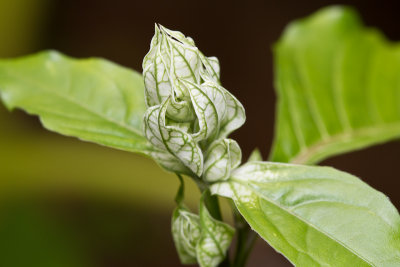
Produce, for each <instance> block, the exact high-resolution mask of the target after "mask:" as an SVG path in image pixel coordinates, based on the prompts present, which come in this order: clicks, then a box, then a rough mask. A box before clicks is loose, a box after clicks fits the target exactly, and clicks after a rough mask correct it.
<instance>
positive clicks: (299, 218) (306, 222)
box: [231, 178, 374, 266]
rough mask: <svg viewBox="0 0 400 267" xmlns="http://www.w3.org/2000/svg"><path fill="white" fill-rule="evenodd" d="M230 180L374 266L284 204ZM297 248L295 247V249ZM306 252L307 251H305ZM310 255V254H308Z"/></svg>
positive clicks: (241, 183)
mask: <svg viewBox="0 0 400 267" xmlns="http://www.w3.org/2000/svg"><path fill="white" fill-rule="evenodd" d="M231 181H234V182H236V183H238V184H240V185H241V186H244V187H246V188H247V189H248V190H251V191H252V192H254V193H255V194H256V195H257V197H258V198H259V199H260V198H262V199H264V200H265V201H268V202H269V203H271V204H272V205H275V206H276V207H278V208H279V209H281V210H283V211H284V212H286V213H288V214H289V215H291V216H293V217H295V218H296V219H297V220H299V221H302V222H303V223H305V224H307V225H308V226H309V227H312V228H313V229H315V230H316V231H317V232H319V233H321V234H322V235H325V236H326V237H328V238H329V239H331V240H332V241H333V242H336V243H338V244H340V245H341V246H342V247H343V248H345V249H346V250H348V251H349V252H350V253H352V254H354V255H355V256H357V257H358V258H359V259H361V260H362V261H364V262H366V263H367V264H369V265H371V266H374V265H373V264H372V263H371V262H370V261H368V260H367V259H365V258H364V257H363V256H361V255H359V254H358V253H357V252H356V251H353V250H352V249H351V248H349V247H348V246H346V245H345V244H343V243H342V242H341V241H339V240H336V239H335V238H334V237H332V236H331V235H330V234H328V233H325V232H324V231H323V230H321V229H319V228H318V227H317V226H315V225H314V224H312V223H310V222H308V221H307V220H305V219H303V218H301V217H299V216H298V215H297V214H295V213H293V212H292V211H290V210H289V209H286V208H285V207H284V206H282V205H280V204H279V203H277V202H276V201H274V200H272V199H270V198H268V197H266V196H264V195H261V194H260V193H259V192H258V191H257V190H255V189H254V188H252V187H251V186H249V184H247V183H244V182H242V181H240V180H237V179H234V178H231ZM232 191H233V192H235V193H236V197H235V198H236V199H239V198H238V194H237V192H236V190H232ZM296 250H297V249H296ZM307 254H308V253H307ZM308 255H310V254H308ZM310 256H311V255H310Z"/></svg>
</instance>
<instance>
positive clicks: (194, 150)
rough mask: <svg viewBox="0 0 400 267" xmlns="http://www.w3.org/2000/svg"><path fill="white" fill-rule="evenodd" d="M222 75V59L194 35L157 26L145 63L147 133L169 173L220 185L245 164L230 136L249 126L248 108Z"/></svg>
mask: <svg viewBox="0 0 400 267" xmlns="http://www.w3.org/2000/svg"><path fill="white" fill-rule="evenodd" d="M219 72H220V68H219V63H218V59H217V58H215V57H205V56H204V55H203V54H202V53H201V52H200V51H199V50H198V48H197V47H196V46H195V44H194V41H193V40H192V39H191V38H190V37H185V36H184V35H183V34H182V33H180V32H177V31H171V30H168V29H166V28H164V27H162V26H157V25H156V27H155V34H154V37H153V39H152V41H151V46H150V51H149V52H148V54H147V55H146V56H145V58H144V60H143V77H144V83H145V96H146V105H147V107H148V109H147V112H146V114H145V116H144V133H145V136H146V138H147V139H148V140H149V141H150V143H151V144H152V145H153V147H154V152H152V153H151V156H152V157H154V158H155V159H156V160H157V162H158V163H159V164H160V165H161V166H163V167H164V168H166V169H167V170H170V171H173V172H176V173H185V174H188V175H191V176H194V175H195V176H197V177H200V178H203V179H204V180H205V181H207V182H215V181H218V180H221V179H227V178H228V177H229V175H230V172H231V170H232V169H233V168H235V167H237V166H238V165H239V164H240V161H241V151H240V148H239V146H238V144H237V143H236V142H235V141H233V140H231V139H226V137H227V135H228V134H230V133H231V132H232V131H234V130H236V129H237V128H239V127H240V126H241V125H242V124H243V123H244V121H245V113H244V108H243V106H242V105H241V104H240V102H239V101H238V100H237V99H236V98H235V97H234V96H233V95H231V94H230V93H229V92H228V91H227V90H226V89H225V88H223V87H222V86H221V85H220V81H219Z"/></svg>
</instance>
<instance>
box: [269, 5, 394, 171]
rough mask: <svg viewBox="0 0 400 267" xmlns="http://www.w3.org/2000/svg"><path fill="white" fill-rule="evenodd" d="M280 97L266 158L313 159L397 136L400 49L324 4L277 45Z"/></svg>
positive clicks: (348, 12) (347, 12)
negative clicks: (273, 136)
mask: <svg viewBox="0 0 400 267" xmlns="http://www.w3.org/2000/svg"><path fill="white" fill-rule="evenodd" d="M274 54H275V73H276V76H275V82H276V89H277V93H278V97H279V101H278V108H277V129H276V133H275V140H274V145H273V151H272V154H271V157H270V159H271V160H272V161H277V162H292V163H307V164H313V163H317V162H319V161H321V160H323V159H325V158H327V157H330V156H333V155H336V154H340V153H345V152H348V151H352V150H356V149H361V148H364V147H367V146H370V145H374V144H378V143H382V142H386V141H389V140H391V139H394V138H398V137H399V135H400V75H399V73H400V46H399V45H398V44H393V43H391V42H389V41H387V40H386V39H385V38H384V37H383V36H382V35H381V34H380V33H379V32H378V31H376V30H375V29H371V28H366V27H364V26H363V25H362V23H361V21H360V19H359V17H358V15H357V14H356V13H355V12H354V11H353V10H352V9H350V8H345V7H337V6H334V7H328V8H325V9H322V10H320V11H318V12H316V13H315V14H314V15H312V16H310V17H309V18H306V19H302V20H299V21H296V22H294V23H292V24H290V25H289V26H288V28H287V29H286V30H285V32H284V34H283V36H282V37H281V39H280V41H279V42H278V43H277V44H276V47H275V51H274Z"/></svg>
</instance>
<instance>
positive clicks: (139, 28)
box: [29, 0, 400, 266]
mask: <svg viewBox="0 0 400 267" xmlns="http://www.w3.org/2000/svg"><path fill="white" fill-rule="evenodd" d="M397 2H398V1H382V0H381V1H365V0H364V1H362V0H360V1H342V2H334V1H283V0H280V1H244V0H242V1H188V0H185V1H183V0H182V1H149V0H147V1H146V0H144V1H123V0H113V1H110V0H97V1H82V0H68V1H53V2H51V5H50V8H49V12H48V16H47V17H46V19H45V24H44V30H43V31H42V34H43V36H42V38H41V41H40V43H39V44H38V45H37V47H36V48H35V50H42V49H56V50H59V51H62V52H64V53H66V54H68V55H70V56H74V57H88V56H98V57H104V58H107V59H110V60H112V61H115V62H117V63H120V64H122V65H125V66H128V67H131V68H133V69H136V70H138V71H141V62H142V58H143V56H144V55H145V54H146V53H147V51H148V49H149V43H150V40H151V37H152V36H153V31H154V23H155V22H157V23H160V24H162V25H164V26H166V27H168V28H170V29H175V30H179V31H182V32H183V33H185V34H186V35H189V36H191V37H192V38H193V39H194V40H195V41H196V44H197V46H198V47H199V48H200V49H201V51H203V53H204V54H206V55H208V56H217V57H218V58H219V60H220V64H221V69H222V73H221V74H222V83H223V85H224V87H225V88H227V89H228V90H230V91H231V92H232V93H233V94H234V95H235V96H237V97H238V99H239V100H240V101H241V102H242V103H243V105H244V107H245V109H246V113H247V121H246V124H245V125H244V126H243V127H242V128H241V129H240V130H238V131H237V132H236V133H235V134H234V135H233V137H234V138H235V139H236V140H237V141H238V142H239V143H240V144H241V147H242V150H243V151H244V154H245V157H246V156H247V155H249V153H250V151H251V150H252V149H254V148H255V147H258V148H260V150H261V151H262V153H263V156H264V158H266V157H267V156H268V152H269V150H270V147H271V143H272V138H273V125H274V116H275V114H274V110H275V94H274V89H273V70H272V66H273V57H272V52H271V46H272V45H273V44H274V42H275V41H276V40H277V39H278V38H279V36H280V34H281V33H282V31H283V29H284V27H285V25H286V24H287V23H288V22H290V21H292V20H294V19H297V18H300V17H303V16H307V15H309V14H311V13H312V12H314V11H316V10H317V9H318V8H320V7H323V6H326V5H330V4H339V3H340V4H347V5H351V6H353V7H355V8H356V9H358V11H359V12H360V13H361V15H362V17H363V19H364V21H365V22H366V24H367V25H370V26H374V27H377V28H380V29H381V30H382V31H383V32H384V33H385V34H386V36H388V38H390V39H391V40H399V39H400V25H399V16H400V15H399V14H400V12H399V11H400V9H399V5H398V4H397ZM29 52H32V51H29ZM37 127H39V126H37ZM399 153H400V143H399V142H397V141H395V142H390V143H388V144H385V145H380V146H376V147H373V148H369V149H366V150H363V151H359V152H354V153H350V154H347V155H343V156H339V157H335V158H332V159H329V160H327V161H325V162H323V163H322V164H324V165H330V166H334V167H337V168H339V169H341V170H345V171H348V172H350V173H352V174H355V175H357V176H359V177H362V179H363V180H364V181H366V182H367V183H369V184H370V185H372V186H373V187H374V188H376V189H378V190H380V191H382V192H384V193H385V194H387V195H388V196H389V197H390V199H391V200H392V202H393V203H394V204H395V205H396V207H397V208H400V193H399V189H398V188H399V184H400V181H399V179H400V177H399V174H398V173H399V164H400V162H399V156H398V155H399ZM146 220H148V223H149V224H152V223H155V222H154V218H153V217H152V215H148V217H144V219H143V221H146ZM157 223H162V226H161V229H162V230H163V231H169V225H168V224H169V218H168V217H167V216H162V218H158V217H157ZM157 229H158V228H157ZM160 231H161V230H160ZM131 238H132V240H133V241H132V242H134V240H142V239H143V238H144V239H146V238H145V237H143V238H142V237H138V236H137V235H134V234H132V236H131ZM151 240H152V242H154V240H157V236H155V237H154V238H153V239H151ZM169 242H170V240H167V241H162V242H160V243H158V244H154V243H153V244H148V245H147V246H148V247H149V248H150V247H151V246H154V249H155V250H156V251H158V250H165V253H164V254H162V257H168V258H170V259H171V260H169V259H168V261H171V263H170V264H169V265H168V266H174V265H176V264H178V263H177V259H176V256H175V254H174V251H173V247H172V245H171V244H169ZM128 243H129V242H128ZM144 246H146V244H145V245H144ZM128 248H129V245H128ZM164 248H165V249H164ZM125 250H126V253H125V254H124V256H123V257H124V259H123V260H121V259H120V260H116V261H114V262H112V263H107V262H106V263H105V264H104V265H105V266H146V265H147V266H154V265H157V264H159V262H160V261H157V260H156V259H153V258H152V257H148V256H146V257H148V258H145V256H144V255H148V254H141V253H140V251H135V252H133V251H132V252H129V251H128V249H125ZM125 250H124V251H125ZM121 254H123V253H121ZM155 254H157V252H155ZM166 254H168V255H166ZM116 262H117V263H116ZM145 262H147V264H146V263H145ZM166 265H167V264H166ZM261 265H265V266H290V264H289V263H288V262H287V261H286V260H285V259H284V258H283V257H282V256H280V255H278V254H276V253H274V252H273V251H272V250H271V249H269V248H268V247H267V246H266V245H264V244H263V243H262V242H259V244H258V245H257V248H256V253H254V254H253V256H252V258H251V266H261ZM160 266H161V265H160Z"/></svg>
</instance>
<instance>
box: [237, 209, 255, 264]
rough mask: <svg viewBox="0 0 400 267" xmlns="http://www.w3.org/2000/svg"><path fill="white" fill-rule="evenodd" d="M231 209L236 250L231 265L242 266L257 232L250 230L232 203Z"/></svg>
mask: <svg viewBox="0 0 400 267" xmlns="http://www.w3.org/2000/svg"><path fill="white" fill-rule="evenodd" d="M232 209H233V212H234V218H235V228H236V231H237V243H236V251H235V257H234V260H233V265H232V266H233V267H244V266H245V264H246V262H247V260H248V258H249V256H250V253H251V251H252V249H253V246H254V244H255V241H256V240H257V234H256V232H254V231H253V230H251V228H250V226H249V225H248V224H247V222H246V221H245V220H244V219H243V217H242V215H241V214H240V213H239V212H238V210H237V209H236V207H235V206H234V205H232Z"/></svg>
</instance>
